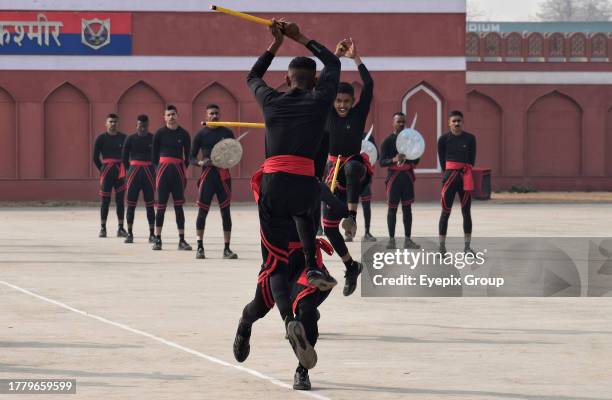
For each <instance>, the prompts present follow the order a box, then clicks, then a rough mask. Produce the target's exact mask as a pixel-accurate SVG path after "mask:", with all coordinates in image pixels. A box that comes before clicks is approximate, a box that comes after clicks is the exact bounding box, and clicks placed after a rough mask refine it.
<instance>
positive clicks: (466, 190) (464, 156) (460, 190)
mask: <svg viewBox="0 0 612 400" xmlns="http://www.w3.org/2000/svg"><path fill="white" fill-rule="evenodd" d="M448 126H449V127H450V132H448V133H446V134H444V135H442V136H440V138H439V139H438V158H439V159H440V165H441V166H442V171H444V172H443V175H442V196H441V200H442V214H441V215H440V223H439V225H438V233H439V235H440V253H442V254H445V253H446V232H447V230H448V219H449V217H450V214H451V210H452V208H453V201H454V199H455V196H456V195H459V200H461V214H462V215H463V233H464V239H465V247H464V251H465V252H466V253H474V251H473V250H472V249H471V248H470V242H471V241H472V213H471V206H472V191H473V190H474V178H473V176H472V168H473V167H474V162H475V161H476V137H475V136H474V135H472V134H471V133H468V132H465V131H464V130H463V127H462V126H463V113H461V111H451V112H450V113H449V117H448Z"/></svg>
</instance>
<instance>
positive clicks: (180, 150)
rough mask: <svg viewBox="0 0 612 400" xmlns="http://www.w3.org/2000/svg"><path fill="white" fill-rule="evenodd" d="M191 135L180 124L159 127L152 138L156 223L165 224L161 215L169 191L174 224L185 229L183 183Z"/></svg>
mask: <svg viewBox="0 0 612 400" xmlns="http://www.w3.org/2000/svg"><path fill="white" fill-rule="evenodd" d="M190 148H191V138H190V137H189V133H188V132H187V131H186V130H185V129H183V128H182V127H180V126H179V127H178V128H177V129H175V130H171V129H169V128H167V127H165V126H164V127H161V128H159V129H158V130H157V132H156V133H155V136H154V137H153V151H152V156H151V161H152V162H153V164H154V165H156V166H157V180H156V188H157V215H156V217H155V226H157V227H162V226H163V225H164V214H165V212H166V205H167V203H168V199H169V198H170V194H172V200H173V201H174V210H175V212H176V225H177V226H178V229H185V214H184V212H183V204H185V185H186V184H187V177H186V175H185V174H186V168H187V167H188V166H189V151H190Z"/></svg>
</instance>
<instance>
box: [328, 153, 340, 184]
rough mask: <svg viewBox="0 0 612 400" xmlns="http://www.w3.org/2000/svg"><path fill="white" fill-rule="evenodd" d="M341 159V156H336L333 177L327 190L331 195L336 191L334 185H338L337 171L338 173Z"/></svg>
mask: <svg viewBox="0 0 612 400" xmlns="http://www.w3.org/2000/svg"><path fill="white" fill-rule="evenodd" d="M341 158H342V156H341V155H338V159H337V160H336V166H335V167H334V177H333V179H332V183H331V186H330V187H329V190H331V192H332V193H334V190H336V184H337V183H338V171H340V159H341Z"/></svg>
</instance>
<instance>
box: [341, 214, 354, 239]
mask: <svg viewBox="0 0 612 400" xmlns="http://www.w3.org/2000/svg"><path fill="white" fill-rule="evenodd" d="M342 229H344V235H345V236H347V235H349V234H350V235H351V236H352V237H355V234H357V221H355V217H354V216H352V215H349V216H348V217H346V218H344V220H343V221H342Z"/></svg>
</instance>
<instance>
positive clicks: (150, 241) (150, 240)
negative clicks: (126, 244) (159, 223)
mask: <svg viewBox="0 0 612 400" xmlns="http://www.w3.org/2000/svg"><path fill="white" fill-rule="evenodd" d="M149 243H155V235H149Z"/></svg>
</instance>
